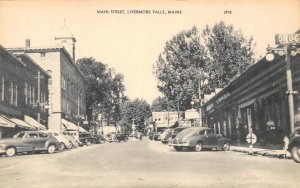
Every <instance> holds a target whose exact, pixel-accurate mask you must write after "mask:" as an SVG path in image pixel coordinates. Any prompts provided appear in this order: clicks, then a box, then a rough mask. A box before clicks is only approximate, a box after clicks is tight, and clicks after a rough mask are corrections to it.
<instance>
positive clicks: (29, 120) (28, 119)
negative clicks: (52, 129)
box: [24, 115, 47, 130]
mask: <svg viewBox="0 0 300 188" xmlns="http://www.w3.org/2000/svg"><path fill="white" fill-rule="evenodd" d="M24 120H25V122H26V123H28V124H29V125H32V126H34V127H35V128H36V129H38V130H47V129H46V127H45V126H44V125H42V124H40V123H39V122H38V121H36V120H35V119H33V118H32V117H30V116H27V115H25V118H24Z"/></svg>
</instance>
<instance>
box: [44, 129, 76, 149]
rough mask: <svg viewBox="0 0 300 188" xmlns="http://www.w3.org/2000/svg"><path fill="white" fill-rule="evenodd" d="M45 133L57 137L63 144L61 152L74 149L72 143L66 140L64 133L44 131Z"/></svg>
mask: <svg viewBox="0 0 300 188" xmlns="http://www.w3.org/2000/svg"><path fill="white" fill-rule="evenodd" d="M44 132H46V133H49V134H50V135H52V136H53V137H55V138H56V139H57V140H58V141H59V142H60V143H61V145H60V148H59V150H63V149H65V148H67V149H70V148H72V142H71V141H70V140H69V139H68V138H66V136H65V135H64V134H63V133H62V132H60V131H49V130H47V131H44Z"/></svg>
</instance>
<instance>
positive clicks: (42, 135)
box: [39, 133, 49, 138]
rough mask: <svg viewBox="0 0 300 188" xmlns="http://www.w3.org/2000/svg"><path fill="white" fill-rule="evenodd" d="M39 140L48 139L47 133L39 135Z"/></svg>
mask: <svg viewBox="0 0 300 188" xmlns="http://www.w3.org/2000/svg"><path fill="white" fill-rule="evenodd" d="M39 135H40V138H48V137H49V136H48V134H47V133H39Z"/></svg>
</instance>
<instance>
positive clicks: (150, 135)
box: [148, 132, 155, 140]
mask: <svg viewBox="0 0 300 188" xmlns="http://www.w3.org/2000/svg"><path fill="white" fill-rule="evenodd" d="M154 133H155V132H150V133H149V134H148V137H149V139H150V140H153V135H154Z"/></svg>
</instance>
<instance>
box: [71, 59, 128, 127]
mask: <svg viewBox="0 0 300 188" xmlns="http://www.w3.org/2000/svg"><path fill="white" fill-rule="evenodd" d="M76 65H77V67H78V68H79V69H80V71H81V72H82V73H83V75H84V77H85V79H86V108H87V115H88V118H89V119H91V117H92V113H93V112H92V110H93V109H94V110H96V111H98V112H99V113H101V114H102V116H103V117H104V118H106V119H107V120H108V121H110V122H117V121H118V120H119V118H120V117H119V116H120V110H119V105H120V102H122V99H123V98H124V94H123V93H124V91H125V87H124V85H123V80H124V77H123V75H122V74H120V73H116V71H115V70H114V69H111V68H109V67H108V66H107V65H105V64H103V63H101V62H98V61H96V60H95V59H94V58H92V57H90V58H81V59H78V60H77V62H76Z"/></svg>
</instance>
